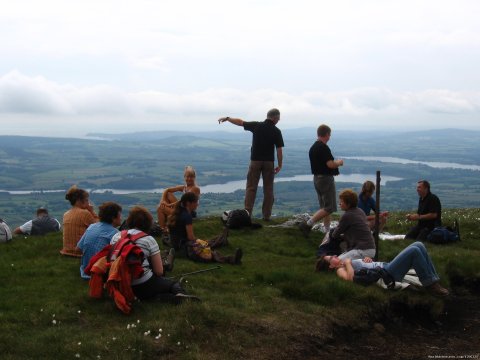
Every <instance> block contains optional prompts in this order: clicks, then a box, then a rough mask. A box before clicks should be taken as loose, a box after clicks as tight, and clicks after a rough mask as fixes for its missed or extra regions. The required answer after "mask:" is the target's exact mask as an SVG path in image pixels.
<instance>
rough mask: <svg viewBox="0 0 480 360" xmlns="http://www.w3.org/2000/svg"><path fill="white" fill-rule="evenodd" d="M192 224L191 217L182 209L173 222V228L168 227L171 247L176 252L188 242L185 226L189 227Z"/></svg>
mask: <svg viewBox="0 0 480 360" xmlns="http://www.w3.org/2000/svg"><path fill="white" fill-rule="evenodd" d="M192 223H193V219H192V215H190V213H189V212H188V211H187V209H185V208H182V211H181V212H180V215H179V216H178V217H177V220H176V221H175V226H170V227H169V231H170V238H171V240H172V245H173V247H174V248H175V249H176V250H180V249H181V248H183V247H185V244H186V243H187V241H188V236H187V225H191V224H192Z"/></svg>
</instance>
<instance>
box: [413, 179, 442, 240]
mask: <svg viewBox="0 0 480 360" xmlns="http://www.w3.org/2000/svg"><path fill="white" fill-rule="evenodd" d="M417 193H418V196H419V199H418V210H417V213H416V214H407V220H410V221H418V222H417V225H415V226H414V227H412V228H411V229H410V231H409V232H408V233H407V234H406V235H405V237H406V238H409V239H416V240H421V241H425V240H426V239H427V236H428V234H429V233H430V232H431V231H432V230H433V229H434V228H435V227H437V226H442V205H441V204H440V199H439V198H438V197H437V196H436V195H435V194H432V193H431V192H430V183H429V182H428V181H427V180H420V181H419V182H418V183H417Z"/></svg>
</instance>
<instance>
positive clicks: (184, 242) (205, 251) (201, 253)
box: [168, 192, 243, 265]
mask: <svg viewBox="0 0 480 360" xmlns="http://www.w3.org/2000/svg"><path fill="white" fill-rule="evenodd" d="M197 207H198V196H197V195H196V194H194V193H193V192H187V193H185V194H183V195H182V197H181V199H180V201H179V202H178V203H177V205H176V207H175V211H174V212H173V214H172V215H170V216H169V217H168V227H169V232H170V242H171V244H172V246H173V247H174V248H175V250H179V251H180V252H184V253H186V256H187V257H188V258H189V259H191V260H194V261H199V262H218V263H227V264H234V265H238V264H240V263H241V259H242V255H243V253H242V249H237V250H236V251H235V255H231V256H223V255H221V254H220V253H219V252H218V251H216V250H213V249H212V244H209V242H208V241H205V240H200V239H198V238H197V237H196V236H195V234H194V233H193V219H192V212H193V211H195V210H196V209H197Z"/></svg>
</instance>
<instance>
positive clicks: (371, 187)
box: [358, 180, 388, 232]
mask: <svg viewBox="0 0 480 360" xmlns="http://www.w3.org/2000/svg"><path fill="white" fill-rule="evenodd" d="M374 191H375V184H374V183H373V182H371V181H370V180H367V181H365V182H364V183H363V185H362V191H361V192H360V195H358V207H359V208H360V209H362V210H363V211H364V212H365V215H366V216H367V222H368V226H369V227H370V230H372V231H373V230H374V228H375V215H370V211H373V212H375V209H376V202H375V199H374V198H373V192H374ZM387 217H388V211H382V212H380V216H379V220H380V224H379V227H380V228H379V229H378V232H380V231H382V230H383V228H384V226H385V224H386V223H387Z"/></svg>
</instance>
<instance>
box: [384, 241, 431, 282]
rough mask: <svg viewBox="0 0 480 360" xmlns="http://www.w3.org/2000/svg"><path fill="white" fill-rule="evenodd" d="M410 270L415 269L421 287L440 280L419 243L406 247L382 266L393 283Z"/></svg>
mask: <svg viewBox="0 0 480 360" xmlns="http://www.w3.org/2000/svg"><path fill="white" fill-rule="evenodd" d="M411 268H413V269H415V272H416V273H417V275H418V279H419V280H420V282H421V283H422V285H423V286H429V285H431V284H433V283H435V282H437V281H438V280H439V279H440V278H439V277H438V274H437V271H436V270H435V267H434V266H433V263H432V259H431V258H430V255H428V252H427V249H426V248H425V245H423V243H421V242H420V241H417V242H414V243H413V244H410V245H409V246H407V247H406V248H405V249H403V250H402V251H401V252H400V253H399V254H398V255H397V256H395V259H393V260H392V261H391V262H389V263H386V264H385V266H384V269H385V270H387V272H388V273H389V274H390V275H391V276H392V277H393V278H394V279H395V281H402V279H403V277H404V276H405V274H406V273H407V272H408V270H409V269H411Z"/></svg>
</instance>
